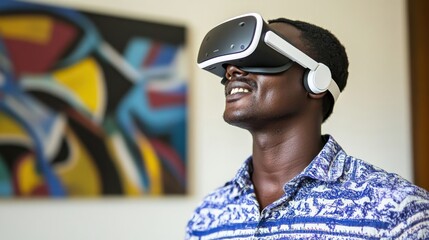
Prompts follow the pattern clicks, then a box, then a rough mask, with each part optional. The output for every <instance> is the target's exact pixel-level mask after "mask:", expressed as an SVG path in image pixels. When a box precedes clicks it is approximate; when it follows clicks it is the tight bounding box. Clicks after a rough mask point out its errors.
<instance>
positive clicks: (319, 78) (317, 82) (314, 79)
mask: <svg viewBox="0 0 429 240" xmlns="http://www.w3.org/2000/svg"><path fill="white" fill-rule="evenodd" d="M331 81H334V80H332V78H331V71H330V70H329V68H328V67H327V66H326V65H325V64H323V63H318V66H317V68H316V69H314V70H310V69H307V71H306V72H305V73H304V87H305V89H306V90H307V91H308V92H310V93H314V94H321V93H324V92H326V91H327V90H328V88H329V85H330V84H331Z"/></svg>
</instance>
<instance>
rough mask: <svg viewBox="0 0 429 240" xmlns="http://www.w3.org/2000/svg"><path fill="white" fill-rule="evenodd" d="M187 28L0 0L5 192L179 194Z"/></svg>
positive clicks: (0, 179) (0, 150)
mask: <svg viewBox="0 0 429 240" xmlns="http://www.w3.org/2000/svg"><path fill="white" fill-rule="evenodd" d="M187 60H188V59H187V57H186V28H185V26H181V25H173V24H165V23H159V22H156V21H148V20H142V19H131V18H125V17H118V16H111V15H107V14H100V13H94V12H88V11H82V10H78V9H71V8H64V7H59V6H51V5H44V4H43V5H42V4H35V3H28V2H19V1H1V2H0V197H3V198H8V197H97V196H100V197H104V196H144V195H150V196H152V195H162V196H164V195H171V194H186V193H187V191H188V189H187V168H188V160H187V122H188V121H187V91H188V82H189V81H188V80H189V79H188V78H189V77H188V73H187V62H188V61H187Z"/></svg>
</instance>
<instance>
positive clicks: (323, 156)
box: [232, 135, 346, 188]
mask: <svg viewBox="0 0 429 240" xmlns="http://www.w3.org/2000/svg"><path fill="white" fill-rule="evenodd" d="M326 137H328V141H327V142H326V144H325V145H324V146H323V148H322V150H321V151H320V152H319V154H318V155H317V156H316V157H315V158H314V159H313V160H312V161H311V163H310V164H309V165H308V166H307V167H306V168H305V169H304V170H303V171H302V172H301V173H300V174H299V175H298V176H296V177H295V178H294V179H293V180H291V182H292V181H293V182H295V181H298V180H299V179H303V178H306V177H308V178H312V179H315V180H320V181H325V182H334V181H336V180H337V179H338V178H339V177H340V176H341V175H342V173H343V168H344V160H345V157H346V153H345V152H344V151H343V149H342V148H341V146H340V145H339V144H338V143H337V142H336V141H335V139H334V138H333V137H332V136H330V135H326ZM252 171H253V168H252V157H249V158H248V159H247V160H246V161H245V162H244V164H243V165H242V166H241V168H240V169H239V170H238V172H237V174H236V175H235V177H234V179H233V180H232V182H235V183H237V184H238V185H239V186H240V188H245V187H248V186H251V185H252V181H251V173H252Z"/></svg>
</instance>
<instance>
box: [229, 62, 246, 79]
mask: <svg viewBox="0 0 429 240" xmlns="http://www.w3.org/2000/svg"><path fill="white" fill-rule="evenodd" d="M246 75H247V72H245V71H243V70H241V69H240V68H238V67H237V66H234V65H228V66H226V72H225V77H226V79H228V80H231V79H232V78H233V77H241V76H246Z"/></svg>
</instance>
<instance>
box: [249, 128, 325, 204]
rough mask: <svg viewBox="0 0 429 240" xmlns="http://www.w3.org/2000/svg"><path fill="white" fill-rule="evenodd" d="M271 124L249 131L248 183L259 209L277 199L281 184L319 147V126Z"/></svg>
mask: <svg viewBox="0 0 429 240" xmlns="http://www.w3.org/2000/svg"><path fill="white" fill-rule="evenodd" d="M275 125H276V124H270V127H267V128H265V129H259V130H257V131H251V133H252V137H253V154H252V155H253V174H252V181H253V184H254V186H255V192H256V195H257V198H258V201H259V203H260V206H261V208H264V207H265V206H266V205H268V204H269V203H271V202H273V201H275V200H276V199H278V198H279V197H281V195H283V193H284V192H283V185H284V184H285V183H287V182H289V181H290V180H291V179H292V178H294V177H295V176H296V175H298V174H299V173H300V172H302V171H303V170H304V169H305V168H306V167H307V166H308V164H309V163H310V162H311V161H312V160H313V158H314V157H315V156H316V155H317V154H318V153H319V152H320V150H321V148H322V147H323V141H322V138H321V126H320V124H292V126H294V127H293V128H288V127H284V126H285V124H282V126H281V127H279V126H275ZM297 126H298V127H297Z"/></svg>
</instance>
